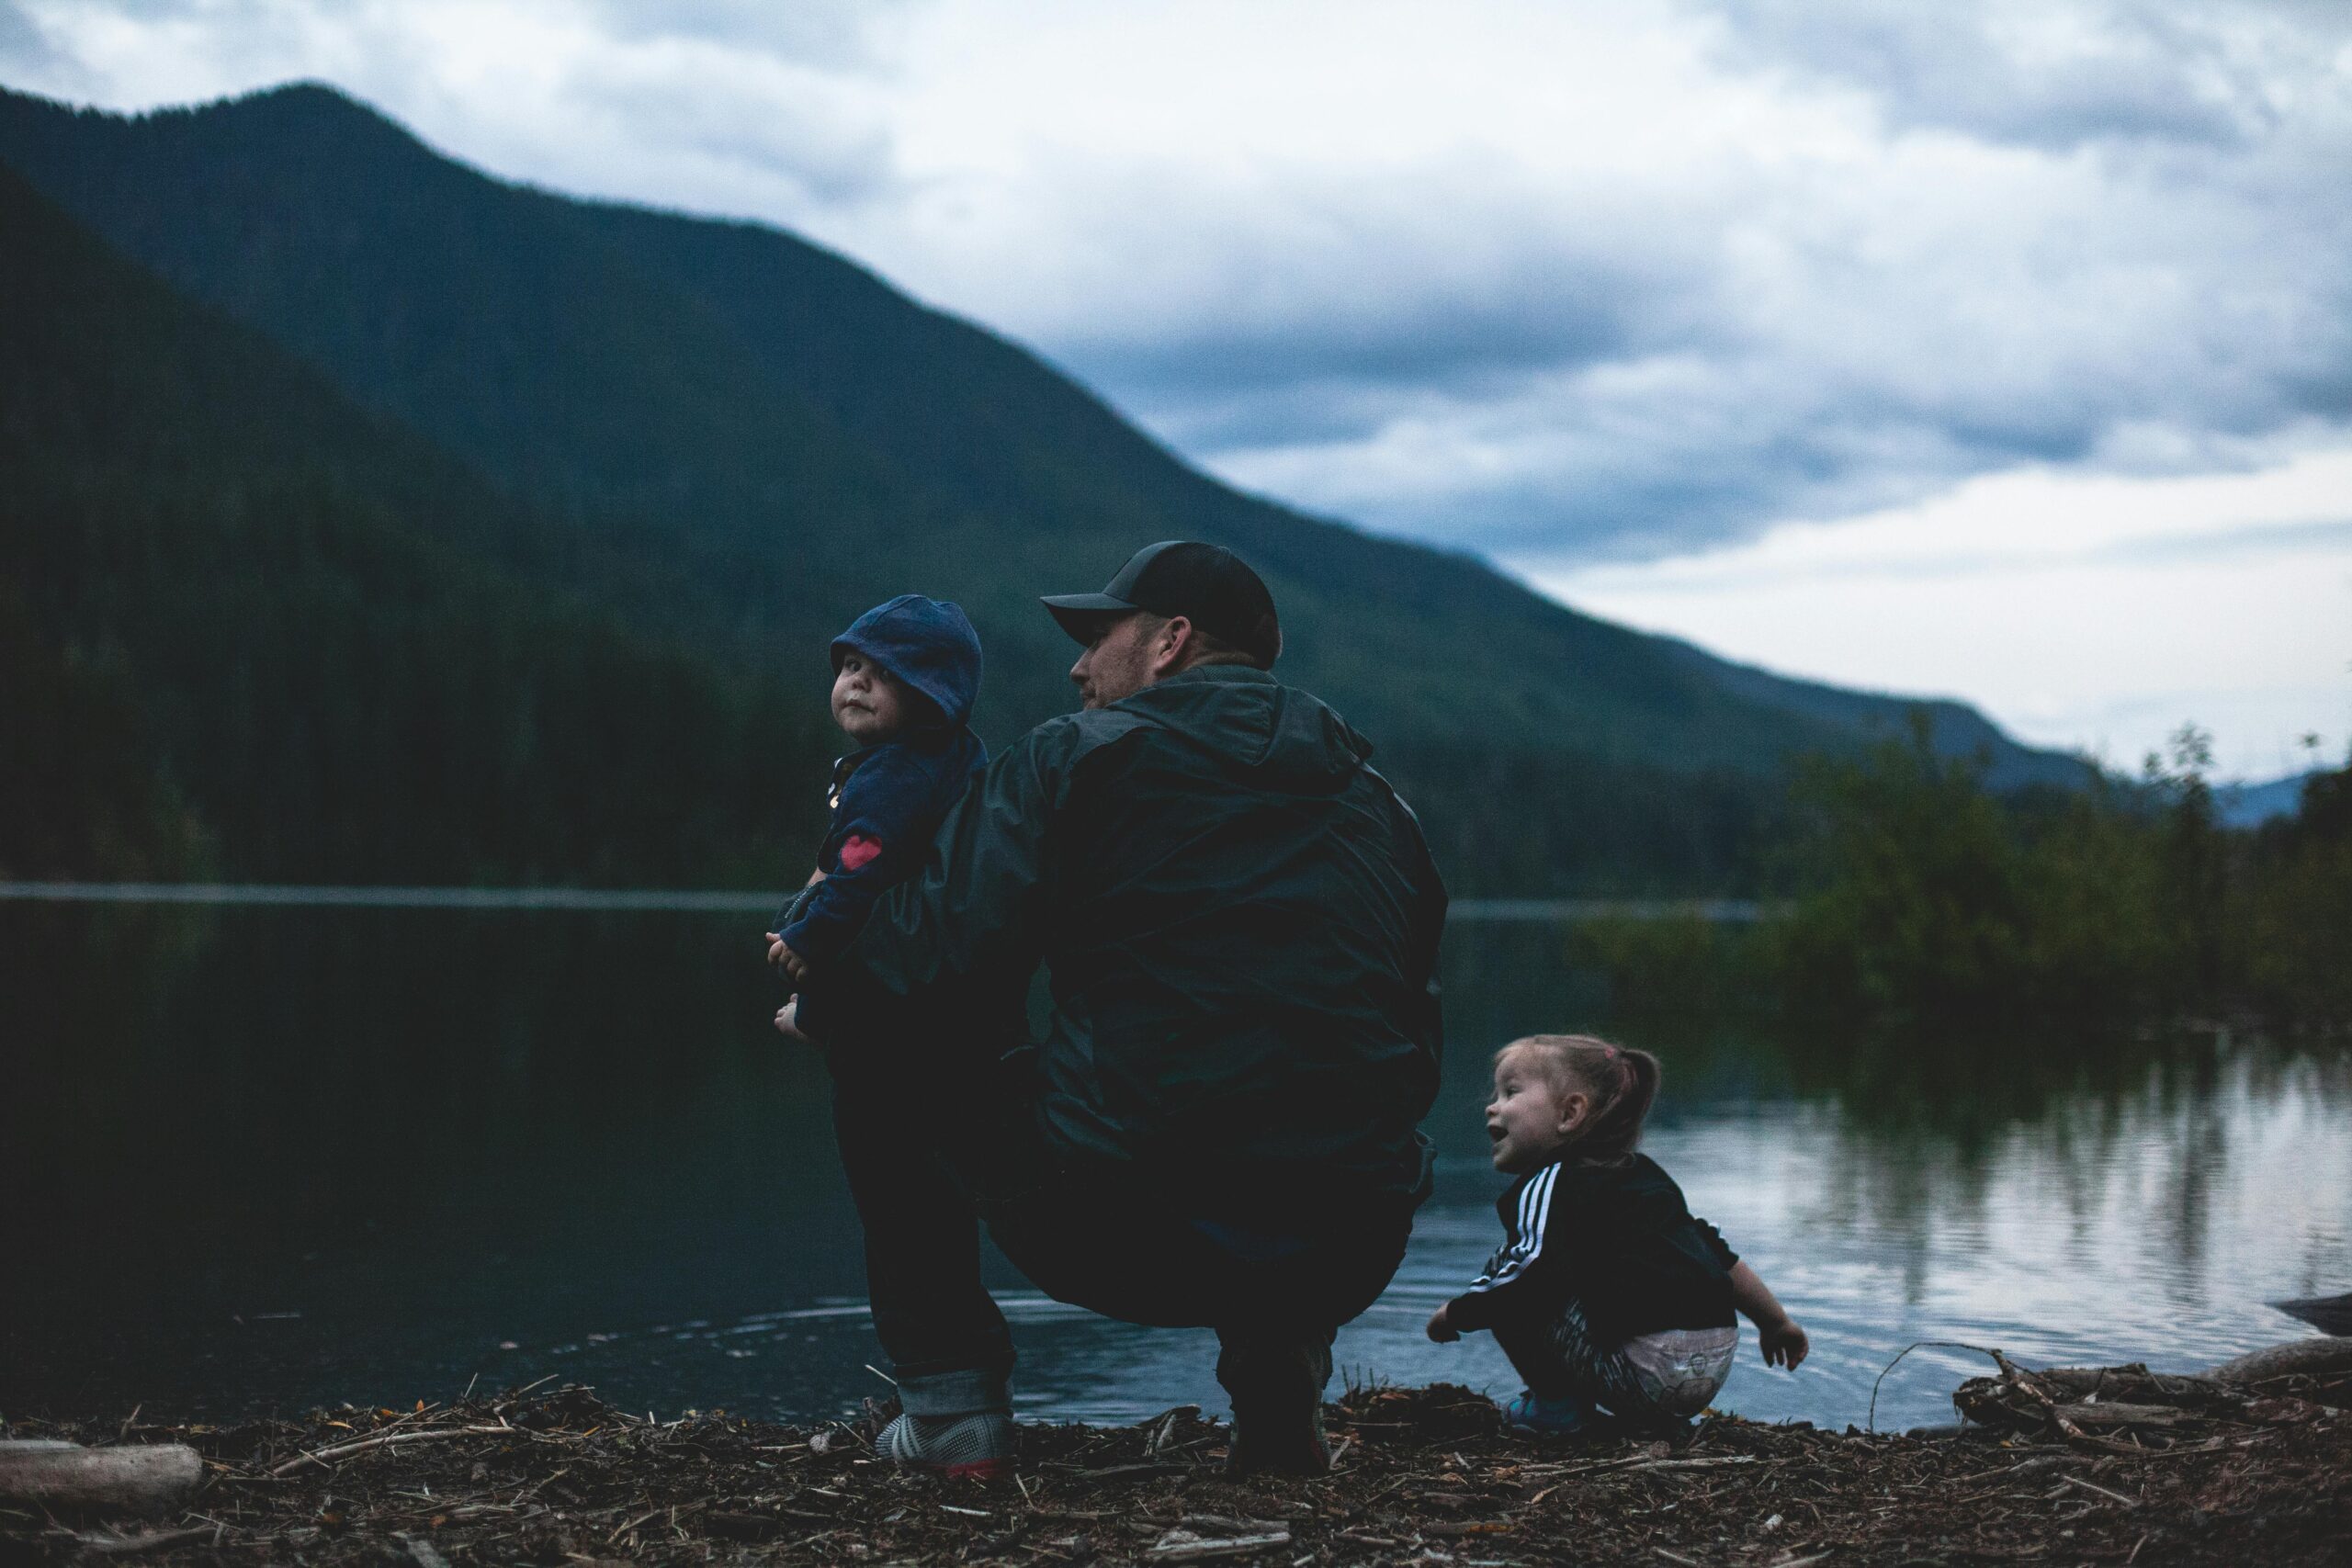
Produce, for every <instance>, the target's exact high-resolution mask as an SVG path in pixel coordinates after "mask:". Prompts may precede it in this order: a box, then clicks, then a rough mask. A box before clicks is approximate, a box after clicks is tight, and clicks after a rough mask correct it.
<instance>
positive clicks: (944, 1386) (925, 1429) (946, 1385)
mask: <svg viewBox="0 0 2352 1568" xmlns="http://www.w3.org/2000/svg"><path fill="white" fill-rule="evenodd" d="M1012 1442H1013V1428H1012V1398H1011V1396H1010V1395H1008V1394H1007V1393H1006V1392H1005V1387H1004V1377H1003V1375H1002V1374H1001V1373H999V1372H990V1371H961V1372H937V1373H933V1375H932V1376H930V1377H921V1378H902V1379H900V1380H899V1415H898V1416H896V1417H894V1418H893V1419H892V1420H891V1422H890V1424H889V1425H888V1426H887V1427H883V1428H882V1431H881V1433H880V1435H879V1436H877V1437H876V1438H875V1439H874V1449H875V1451H876V1453H879V1454H881V1455H883V1456H885V1457H886V1458H888V1460H889V1461H891V1462H892V1463H894V1464H897V1465H899V1467H901V1468H902V1469H907V1470H929V1471H935V1472H938V1473H940V1474H942V1475H954V1476H969V1477H971V1478H972V1479H973V1480H975V1481H993V1480H995V1479H997V1478H998V1477H999V1476H1001V1475H1003V1474H1004V1473H1005V1472H1008V1471H1010V1470H1011V1469H1012Z"/></svg>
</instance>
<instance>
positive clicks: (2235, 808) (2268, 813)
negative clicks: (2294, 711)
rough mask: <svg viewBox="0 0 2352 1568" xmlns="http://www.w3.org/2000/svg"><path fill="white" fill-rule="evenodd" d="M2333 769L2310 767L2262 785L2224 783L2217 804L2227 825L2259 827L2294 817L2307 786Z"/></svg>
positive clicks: (2215, 801) (2218, 791)
mask: <svg viewBox="0 0 2352 1568" xmlns="http://www.w3.org/2000/svg"><path fill="white" fill-rule="evenodd" d="M2331 772H2334V770H2333V769H2329V768H2310V769H2306V770H2305V771H2304V772H2302V773H2289V774H2287V775H2286V776H2285V777H2284V778H2276V779H2270V780H2267V781H2265V782H2263V783H2259V784H2256V783H2254V782H2251V781H2249V782H2247V783H2245V784H2222V785H2220V786H2218V787H2217V788H2216V789H2215V790H2214V791H2213V795H2214V806H2215V807H2216V810H2217V813H2218V815H2219V816H2220V817H2221V819H2222V823H2223V825H2224V826H2227V827H2231V828H2259V827H2261V826H2262V825H2263V824H2264V823H2265V822H2269V821H2274V820H2276V819H2277V818H2281V817H2292V816H2293V815H2295V813H2296V812H2298V811H2300V810H2301V809H2302V806H2303V788H2304V786H2305V785H2306V784H2310V783H2311V782H2312V780H2313V779H2315V778H2319V777H2321V776H2322V775H2324V774H2326V773H2331Z"/></svg>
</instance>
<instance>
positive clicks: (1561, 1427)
mask: <svg viewBox="0 0 2352 1568" xmlns="http://www.w3.org/2000/svg"><path fill="white" fill-rule="evenodd" d="M1503 1419H1504V1420H1505V1421H1507V1422H1509V1423H1510V1427H1511V1429H1512V1430H1513V1431H1516V1432H1524V1433H1526V1434H1527V1435H1528V1436H1530V1437H1536V1438H1613V1437H1615V1436H1617V1426H1616V1423H1615V1422H1613V1421H1611V1419H1610V1418H1609V1417H1608V1416H1604V1415H1602V1414H1601V1412H1600V1406H1599V1405H1597V1404H1593V1403H1592V1401H1590V1400H1589V1399H1578V1398H1577V1397H1576V1396H1575V1395H1574V1394H1561V1395H1558V1396H1556V1397H1554V1398H1551V1399H1545V1398H1544V1397H1542V1396H1540V1395H1538V1394H1537V1393H1534V1392H1533V1391H1532V1390H1530V1389H1521V1391H1520V1395H1519V1397H1518V1398H1517V1399H1514V1400H1512V1401H1511V1402H1510V1404H1506V1405H1504V1406H1503Z"/></svg>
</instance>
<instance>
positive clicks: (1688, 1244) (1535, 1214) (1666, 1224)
mask: <svg viewBox="0 0 2352 1568" xmlns="http://www.w3.org/2000/svg"><path fill="white" fill-rule="evenodd" d="M1657 1082H1658V1066H1657V1057H1655V1056H1652V1055H1650V1054H1649V1053H1648V1052H1646V1051H1629V1050H1626V1049H1624V1048H1623V1047H1621V1046H1616V1045H1611V1044H1610V1043H1608V1042H1607V1041H1604V1040H1595V1039H1593V1038H1591V1037H1590V1036H1589V1035H1582V1034H1532V1035H1530V1036H1528V1037H1527V1038H1526V1039H1524V1040H1514V1041H1512V1042H1511V1043H1510V1044H1509V1045H1506V1046H1504V1047H1503V1048H1502V1049H1501V1050H1500V1051H1499V1052H1498V1053H1496V1055H1495V1098H1494V1100H1493V1101H1492V1102H1491V1103H1490V1104H1489V1105H1488V1106H1487V1136H1488V1137H1489V1138H1491V1139H1492V1140H1493V1141H1494V1145H1495V1150H1494V1160H1495V1168H1496V1169H1498V1170H1501V1171H1507V1172H1509V1173H1510V1174H1511V1175H1513V1176H1516V1177H1517V1178H1518V1180H1517V1181H1515V1182H1513V1183H1512V1184H1511V1187H1510V1191H1508V1192H1506V1193H1505V1194H1504V1195H1503V1197H1502V1199H1501V1200H1500V1201H1499V1202H1498V1205H1497V1207H1498V1211H1499V1213H1500V1214H1501V1217H1502V1222H1503V1229H1504V1233H1505V1234H1504V1239H1503V1245H1502V1247H1501V1248H1500V1250H1498V1252H1496V1254H1495V1255H1494V1258H1492V1259H1491V1260H1490V1261H1489V1262H1488V1263H1487V1269H1486V1272H1484V1273H1482V1274H1480V1275H1479V1276H1478V1278H1477V1279H1476V1280H1474V1281H1472V1283H1471V1286H1470V1288H1469V1289H1468V1290H1467V1291H1464V1292H1463V1293H1462V1294H1461V1295H1459V1296H1456V1297H1455V1298H1454V1299H1453V1300H1452V1301H1450V1302H1448V1303H1445V1305H1443V1306H1442V1307H1440V1308H1438V1310H1437V1312H1436V1314H1434V1315H1433V1316H1431V1317H1430V1322H1429V1336H1430V1338H1431V1339H1435V1340H1438V1341H1440V1342H1441V1343H1442V1342H1445V1341H1449V1340H1453V1339H1458V1338H1460V1337H1462V1336H1463V1335H1464V1334H1465V1333H1467V1332H1470V1331H1471V1330H1474V1329H1480V1328H1484V1329H1487V1330H1490V1331H1491V1332H1492V1333H1493V1334H1494V1336H1495V1339H1496V1342H1497V1343H1498V1344H1499V1345H1501V1346H1502V1348H1503V1353H1504V1354H1505V1355H1507V1356H1509V1357H1510V1360H1511V1365H1512V1366H1513V1367H1515V1368H1517V1369H1518V1371H1519V1374H1520V1376H1521V1377H1522V1378H1524V1379H1526V1380H1527V1387H1526V1389H1525V1391H1524V1392H1522V1393H1521V1394H1520V1396H1519V1397H1518V1398H1517V1399H1515V1400H1513V1401H1512V1402H1511V1403H1510V1406H1509V1407H1508V1408H1507V1410H1506V1411H1505V1414H1506V1415H1507V1416H1509V1417H1510V1422H1511V1424H1512V1425H1513V1426H1515V1427H1521V1428H1522V1429H1524V1430H1528V1431H1532V1432H1537V1433H1542V1434H1545V1435H1554V1436H1575V1435H1578V1434H1584V1433H1595V1434H1598V1433H1600V1432H1601V1431H1604V1430H1607V1429H1608V1428H1607V1427H1605V1426H1604V1424H1603V1423H1602V1421H1601V1419H1600V1407H1606V1408H1607V1409H1608V1411H1609V1412H1610V1413H1611V1415H1613V1416H1615V1417H1616V1419H1617V1424H1618V1426H1619V1427H1621V1428H1624V1429H1630V1430H1633V1431H1634V1432H1638V1433H1644V1434H1649V1433H1665V1434H1668V1435H1672V1434H1675V1433H1678V1432H1682V1431H1687V1430H1689V1427H1690V1425H1691V1417H1692V1416H1695V1415H1697V1414H1698V1413H1699V1412H1700V1411H1702V1410H1703V1409H1705V1408H1706V1406H1707V1402H1708V1401H1709V1400H1711V1399H1713V1397H1714V1395H1715V1392H1716V1390H1718V1389H1720V1388H1722V1387H1723V1384H1724V1378H1725V1377H1726V1376H1728V1375H1729V1374H1730V1371H1731V1360H1732V1352H1733V1350H1734V1349H1735V1348H1736V1347H1737V1345H1738V1343H1739V1329H1738V1326H1737V1321H1738V1320H1737V1319H1736V1318H1735V1317H1734V1316H1733V1315H1732V1314H1733V1309H1734V1308H1736V1309H1738V1310H1739V1311H1740V1312H1743V1313H1745V1314H1747V1316H1748V1317H1749V1318H1751V1319H1752V1320H1754V1322H1755V1324H1756V1329H1757V1334H1758V1337H1759V1339H1760V1340H1761V1341H1762V1344H1763V1348H1764V1360H1765V1363H1766V1364H1767V1365H1772V1366H1786V1367H1789V1368H1792V1369H1793V1368H1794V1367H1795V1366H1796V1365H1797V1363H1798V1362H1800V1361H1802V1360H1804V1357H1805V1351H1806V1348H1807V1346H1806V1341H1805V1334H1804V1329H1803V1328H1801V1327H1799V1326H1798V1325H1797V1323H1796V1320H1795V1319H1793V1318H1792V1317H1790V1316H1789V1314H1787V1312H1785V1311H1783V1310H1782V1308H1781V1303H1779V1302H1777V1301H1775V1300H1774V1299H1773V1297H1772V1292H1770V1290H1768V1289H1766V1288H1765V1285H1764V1281H1763V1280H1760V1279H1758V1277H1757V1274H1756V1271H1755V1270H1754V1269H1750V1268H1749V1267H1748V1266H1747V1264H1745V1263H1742V1262H1741V1261H1740V1260H1739V1258H1738V1256H1737V1255H1736V1254H1735V1253H1734V1252H1733V1251H1732V1249H1731V1248H1730V1247H1727V1246H1725V1245H1724V1238H1723V1236H1722V1235H1720V1234H1719V1233H1718V1232H1717V1231H1716V1229H1715V1227H1714V1226H1713V1225H1711V1224H1707V1222H1706V1221H1704V1220H1702V1219H1699V1218H1696V1217H1695V1216H1693V1215H1692V1214H1691V1210H1690V1208H1689V1206H1688V1205H1687V1204H1686V1203H1685V1202H1684V1201H1683V1198H1682V1190H1681V1189H1680V1188H1679V1187H1677V1186H1676V1185H1675V1184H1674V1179H1673V1178H1672V1177H1670V1176H1668V1175H1667V1173H1666V1172H1665V1171H1663V1170H1661V1169H1659V1168H1658V1166H1657V1162H1656V1161H1654V1160H1652V1159H1650V1158H1649V1157H1648V1156H1646V1155H1641V1154H1637V1153H1635V1152H1634V1145H1637V1144H1638V1143H1640V1141H1641V1136H1642V1122H1643V1120H1644V1119H1645V1117H1647V1116H1648V1114H1649V1109H1650V1102H1651V1101H1652V1100H1655V1099H1656V1098H1657Z"/></svg>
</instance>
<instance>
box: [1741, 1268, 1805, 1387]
mask: <svg viewBox="0 0 2352 1568" xmlns="http://www.w3.org/2000/svg"><path fill="white" fill-rule="evenodd" d="M1731 1304H1732V1305H1734V1306H1736V1307H1737V1308H1738V1309H1739V1310H1740V1313H1741V1314H1742V1315H1744V1316H1745V1317H1747V1320H1748V1321H1749V1322H1750V1323H1753V1324H1754V1325H1756V1337H1757V1339H1758V1342H1759V1343H1760V1344H1762V1346H1763V1347H1764V1364H1765V1365H1766V1366H1768V1367H1786V1368H1788V1369H1789V1370H1790V1371H1796V1369H1797V1364H1798V1363H1799V1362H1801V1361H1803V1360H1804V1358H1805V1353H1806V1352H1807V1351H1808V1350H1810V1349H1811V1348H1813V1347H1812V1344H1811V1342H1810V1341H1808V1340H1807V1339H1806V1338H1805V1333H1804V1328H1803V1327H1802V1326H1800V1325H1799V1324H1798V1323H1797V1320H1796V1319H1795V1318H1793V1317H1791V1316H1790V1315H1789V1311H1788V1308H1786V1307H1784V1306H1782V1305H1781V1303H1780V1299H1779V1298H1778V1297H1776V1296H1774V1295H1773V1294H1772V1291H1771V1287H1770V1286H1769V1285H1767V1284H1765V1283H1764V1280H1763V1279H1762V1277H1761V1276H1759V1275H1758V1273H1757V1272H1756V1270H1755V1269H1750V1268H1749V1267H1748V1266H1747V1263H1745V1262H1744V1261H1743V1262H1739V1263H1735V1264H1733V1265H1732V1269H1731Z"/></svg>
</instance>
